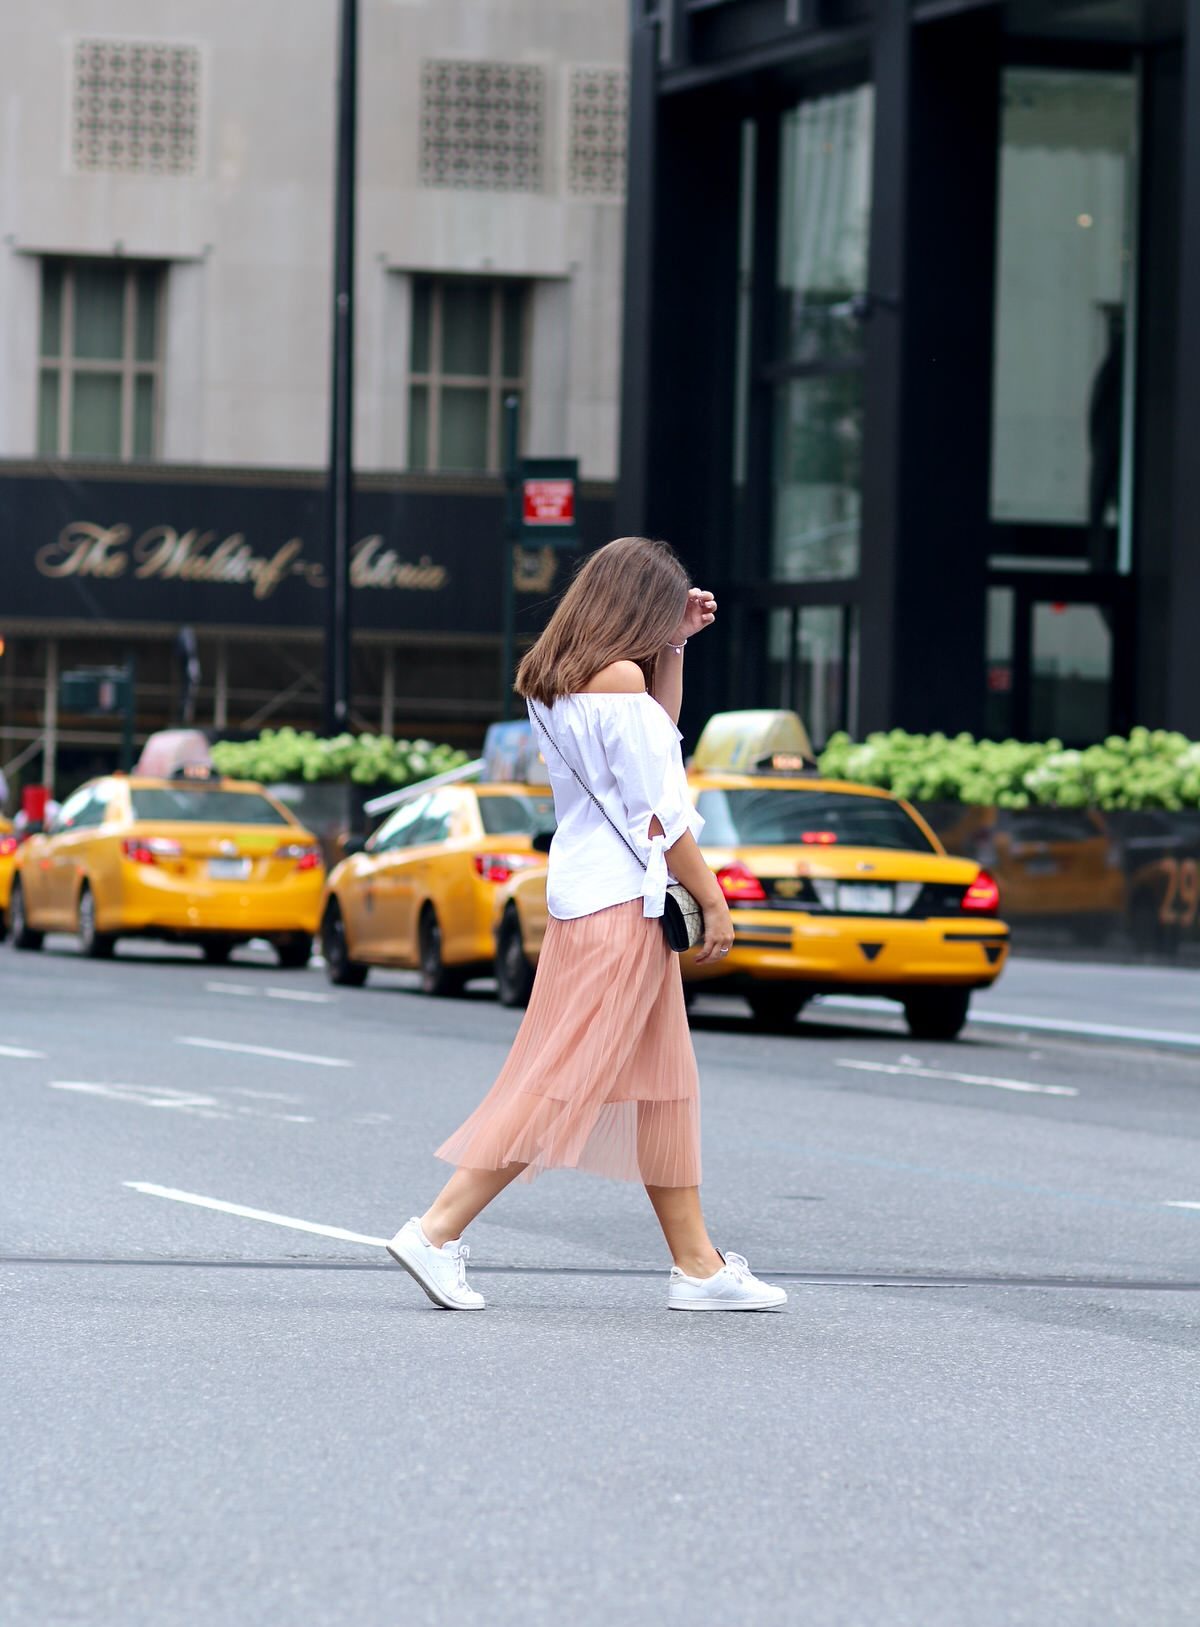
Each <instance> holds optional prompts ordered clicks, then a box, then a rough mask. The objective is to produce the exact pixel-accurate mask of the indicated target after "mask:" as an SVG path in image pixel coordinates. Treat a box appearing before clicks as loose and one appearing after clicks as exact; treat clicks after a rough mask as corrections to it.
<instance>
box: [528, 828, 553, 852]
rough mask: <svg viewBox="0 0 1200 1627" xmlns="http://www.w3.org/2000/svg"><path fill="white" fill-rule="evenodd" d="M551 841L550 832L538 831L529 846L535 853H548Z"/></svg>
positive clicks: (551, 834) (551, 835)
mask: <svg viewBox="0 0 1200 1627" xmlns="http://www.w3.org/2000/svg"><path fill="white" fill-rule="evenodd" d="M553 840H554V832H553V831H552V830H540V831H538V833H537V835H536V836H535V837H534V838H533V841H532V842H530V844H529V845H530V847H531V848H532V849H533V851H534V852H535V853H549V851H550V843H551V842H552V841H553Z"/></svg>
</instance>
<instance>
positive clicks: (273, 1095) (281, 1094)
mask: <svg viewBox="0 0 1200 1627" xmlns="http://www.w3.org/2000/svg"><path fill="white" fill-rule="evenodd" d="M229 1095H230V1096H249V1097H250V1099H251V1100H252V1101H255V1102H289V1103H290V1104H291V1105H292V1106H293V1107H295V1106H296V1105H298V1104H299V1103H300V1102H302V1101H303V1100H304V1097H303V1096H292V1095H289V1093H288V1092H287V1091H286V1090H246V1089H242V1088H239V1087H238V1086H236V1085H234V1086H232V1087H231V1088H230V1090H229Z"/></svg>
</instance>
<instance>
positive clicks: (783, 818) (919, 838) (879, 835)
mask: <svg viewBox="0 0 1200 1627" xmlns="http://www.w3.org/2000/svg"><path fill="white" fill-rule="evenodd" d="M696 807H697V809H698V811H699V812H700V813H702V814H703V815H704V820H705V825H704V835H703V837H702V840H703V842H704V845H705V846H706V847H739V846H742V847H799V846H801V845H802V844H805V845H806V844H808V843H812V844H814V845H826V844H828V845H833V844H834V843H836V844H838V845H840V846H843V847H893V848H901V849H904V850H907V851H909V852H912V851H913V850H914V849H915V850H916V851H917V852H918V853H933V852H936V851H937V850H936V848H934V847H933V845H932V843H931V842H930V841H929V838H928V837H927V836H926V835H925V833H924V831H923V830H922V829H921V827H920V826H919V825H918V824H917V823H916V821H915V820H913V819H911V818H910V817H909V816H908V814H906V813H905V811H904V809H903V808H901V807H900V805H899V804H898V803H895V802H888V801H886V800H885V799H884V798H883V797H856V796H852V795H848V794H846V793H845V792H838V791H785V790H782V789H780V790H773V789H771V788H769V787H763V789H761V790H752V791H701V793H700V795H699V797H698V798H697V801H696Z"/></svg>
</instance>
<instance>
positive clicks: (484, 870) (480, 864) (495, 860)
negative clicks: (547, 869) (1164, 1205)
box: [475, 853, 537, 887]
mask: <svg viewBox="0 0 1200 1627" xmlns="http://www.w3.org/2000/svg"><path fill="white" fill-rule="evenodd" d="M536 863H537V860H536V859H535V858H533V856H532V855H531V854H529V853H476V855H475V874H476V875H477V876H481V877H482V878H483V880H484V881H493V882H495V884H496V886H497V887H503V885H504V883H505V882H506V881H510V880H511V879H512V876H513V873H514V871H517V870H527V869H528V868H529V866H530V865H531V864H536Z"/></svg>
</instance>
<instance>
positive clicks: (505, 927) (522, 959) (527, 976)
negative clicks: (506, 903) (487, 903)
mask: <svg viewBox="0 0 1200 1627" xmlns="http://www.w3.org/2000/svg"><path fill="white" fill-rule="evenodd" d="M496 992H497V994H498V996H499V999H500V1004H501V1005H502V1006H527V1005H528V1004H529V996H530V995H531V994H532V993H533V967H532V966H531V965H530V964H529V959H528V957H527V955H526V954H525V945H524V944H523V943H522V942H521V921H520V917H519V916H518V915H517V912H516V910H515V909H512V908H509V909H507V910H505V912H504V919H503V921H501V923H500V931H499V934H498V935H497V939H496Z"/></svg>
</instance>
